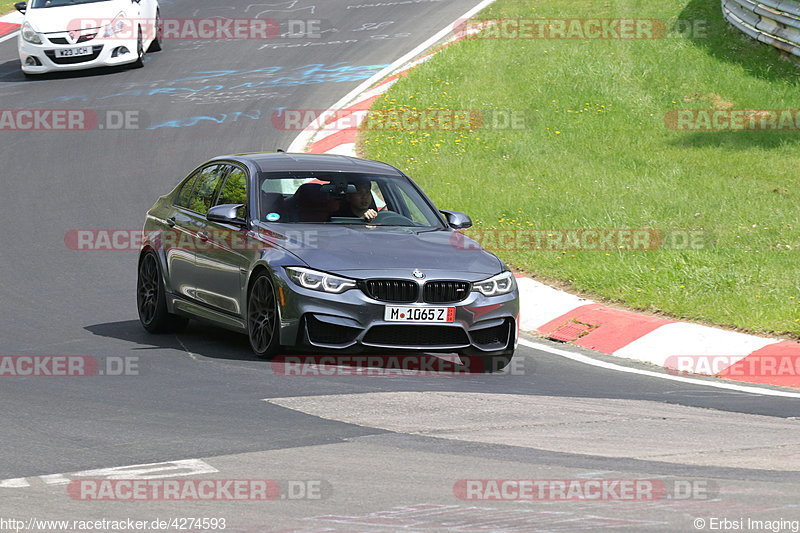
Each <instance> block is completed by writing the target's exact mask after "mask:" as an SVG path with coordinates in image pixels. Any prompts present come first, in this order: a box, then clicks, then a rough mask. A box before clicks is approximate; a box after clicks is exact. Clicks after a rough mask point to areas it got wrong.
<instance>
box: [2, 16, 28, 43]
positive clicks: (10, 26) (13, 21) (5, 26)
mask: <svg viewBox="0 0 800 533" xmlns="http://www.w3.org/2000/svg"><path fill="white" fill-rule="evenodd" d="M23 19H24V16H23V15H22V13H20V12H19V11H14V12H13V13H9V14H8V15H4V16H2V17H0V41H5V40H6V39H10V38H11V37H12V35H13V34H14V33H16V32H17V30H19V27H20V26H21V25H22V20H23Z"/></svg>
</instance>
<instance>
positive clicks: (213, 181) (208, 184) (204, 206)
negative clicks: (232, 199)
mask: <svg viewBox="0 0 800 533" xmlns="http://www.w3.org/2000/svg"><path fill="white" fill-rule="evenodd" d="M225 168H226V166H225V165H211V166H208V167H206V168H204V169H203V170H201V171H200V174H199V175H198V176H197V183H196V184H195V186H194V192H192V198H191V200H190V201H189V209H191V210H192V211H195V212H197V213H200V214H201V215H205V214H206V213H208V210H209V209H211V204H212V202H213V201H214V194H215V193H216V192H217V187H218V186H219V180H220V177H222V174H223V171H224V170H225Z"/></svg>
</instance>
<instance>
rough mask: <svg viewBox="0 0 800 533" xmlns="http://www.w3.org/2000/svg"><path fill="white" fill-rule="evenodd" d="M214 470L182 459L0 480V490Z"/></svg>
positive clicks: (180, 475)
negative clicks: (37, 483) (34, 484)
mask: <svg viewBox="0 0 800 533" xmlns="http://www.w3.org/2000/svg"><path fill="white" fill-rule="evenodd" d="M216 472H219V470H217V469H216V468H214V467H213V466H211V465H210V464H208V463H206V462H205V461H202V460H200V459H182V460H180V461H169V462H165V463H147V464H141V465H130V466H117V467H113V468H98V469H95V470H84V471H82V472H70V473H68V474H49V475H46V476H38V478H14V479H3V480H0V488H9V489H18V488H25V487H30V486H31V483H30V481H29V479H39V480H40V481H42V482H44V483H45V484H46V485H66V484H69V482H70V481H72V480H73V479H75V478H104V479H161V478H173V477H185V476H195V475H198V474H214V473H216Z"/></svg>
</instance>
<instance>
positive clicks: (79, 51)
mask: <svg viewBox="0 0 800 533" xmlns="http://www.w3.org/2000/svg"><path fill="white" fill-rule="evenodd" d="M90 55H92V47H91V46H81V47H80V48H64V49H63V50H56V57H77V56H90Z"/></svg>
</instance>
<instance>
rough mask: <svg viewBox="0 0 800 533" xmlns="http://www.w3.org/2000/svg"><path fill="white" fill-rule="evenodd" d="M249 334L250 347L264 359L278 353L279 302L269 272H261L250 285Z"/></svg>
mask: <svg viewBox="0 0 800 533" xmlns="http://www.w3.org/2000/svg"><path fill="white" fill-rule="evenodd" d="M247 334H248V337H249V338H250V347H251V348H252V349H253V352H254V353H255V354H256V355H257V356H258V357H260V358H262V359H271V358H272V357H274V356H275V355H276V354H277V353H278V348H279V346H280V345H279V342H278V303H277V300H276V299H275V289H273V287H272V281H271V280H270V277H269V274H267V273H266V272H261V273H259V274H258V275H257V276H256V279H255V280H254V281H253V283H252V285H251V286H250V293H249V295H248V298H247Z"/></svg>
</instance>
